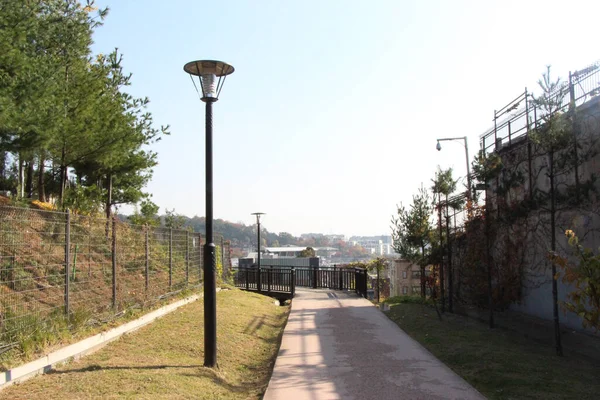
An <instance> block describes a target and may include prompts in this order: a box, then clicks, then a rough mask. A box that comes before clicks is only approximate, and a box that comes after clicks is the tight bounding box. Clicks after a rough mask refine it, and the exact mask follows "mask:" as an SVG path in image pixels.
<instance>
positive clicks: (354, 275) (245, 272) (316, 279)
mask: <svg viewBox="0 0 600 400" xmlns="http://www.w3.org/2000/svg"><path fill="white" fill-rule="evenodd" d="M367 281H368V279H367V271H366V270H365V269H362V268H344V267H337V266H336V267H334V268H333V269H331V268H327V269H320V268H297V267H265V268H262V267H261V268H260V269H259V268H255V267H250V268H248V267H245V268H237V269H235V270H234V282H235V285H236V286H237V287H238V288H240V289H245V290H252V291H258V292H260V293H263V294H267V295H272V296H274V297H282V298H284V297H285V298H292V297H293V296H294V294H295V288H296V287H309V288H313V289H336V290H354V291H355V292H356V293H357V294H358V295H360V296H362V297H365V298H366V297H367Z"/></svg>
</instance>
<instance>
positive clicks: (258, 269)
mask: <svg viewBox="0 0 600 400" xmlns="http://www.w3.org/2000/svg"><path fill="white" fill-rule="evenodd" d="M252 215H256V232H257V233H256V237H257V238H256V240H257V242H256V251H257V253H258V256H257V262H256V267H257V271H258V272H257V275H258V279H257V280H256V289H257V290H258V291H259V292H260V290H261V286H262V285H261V283H262V282H261V281H260V216H261V215H265V213H262V212H255V213H252Z"/></svg>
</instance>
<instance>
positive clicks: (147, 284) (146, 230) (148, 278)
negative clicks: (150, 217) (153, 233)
mask: <svg viewBox="0 0 600 400" xmlns="http://www.w3.org/2000/svg"><path fill="white" fill-rule="evenodd" d="M148 230H149V228H148V226H146V229H145V232H146V235H145V236H146V238H145V239H146V243H145V245H144V248H145V252H146V268H145V271H144V272H145V275H146V291H148V286H150V285H149V283H150V240H149V237H148V236H149V234H148Z"/></svg>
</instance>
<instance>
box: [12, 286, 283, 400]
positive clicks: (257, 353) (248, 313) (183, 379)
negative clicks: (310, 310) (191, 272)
mask: <svg viewBox="0 0 600 400" xmlns="http://www.w3.org/2000/svg"><path fill="white" fill-rule="evenodd" d="M288 313H289V307H279V306H275V305H274V304H273V299H271V298H268V297H264V296H260V295H257V294H252V293H246V292H242V291H240V290H228V291H223V292H220V293H219V294H218V295H217V314H218V325H217V330H218V363H219V368H218V369H209V368H204V367H203V366H202V363H203V360H204V351H203V343H204V334H203V326H202V325H203V318H204V315H203V314H204V313H203V302H202V301H201V300H199V301H197V302H194V303H192V304H190V305H187V306H185V307H182V308H180V309H178V310H176V311H174V312H173V313H171V314H169V315H167V316H165V317H163V318H161V319H160V320H158V321H156V322H155V323H153V324H151V325H149V326H147V327H144V328H142V329H140V330H139V331H137V332H135V333H133V334H131V335H127V336H125V337H123V338H122V339H121V340H119V341H117V342H115V343H112V344H110V345H108V346H107V347H105V348H104V349H102V350H101V351H99V352H97V353H95V354H93V355H90V356H88V357H86V358H84V359H82V360H79V361H76V362H72V363H69V364H68V365H65V366H62V367H59V368H57V369H56V370H55V371H53V372H51V373H50V374H47V375H44V376H41V377H37V378H33V379H32V380H29V381H27V382H24V383H23V384H20V385H16V386H13V387H9V388H7V389H5V390H3V391H2V392H0V393H1V394H2V397H5V396H6V398H10V399H32V398H45V399H59V398H60V399H74V398H77V399H81V398H105V399H114V398H136V399H161V398H162V399H192V398H193V399H257V398H260V397H261V396H262V394H263V393H264V391H265V390H266V387H267V384H268V381H269V378H270V375H271V371H272V368H273V363H274V361H275V358H276V355H277V351H278V348H279V343H280V339H281V334H282V332H283V328H284V326H285V323H286V320H287V315H288Z"/></svg>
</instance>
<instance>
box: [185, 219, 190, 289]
mask: <svg viewBox="0 0 600 400" xmlns="http://www.w3.org/2000/svg"><path fill="white" fill-rule="evenodd" d="M189 282H190V231H186V232H185V284H186V285H187V284H188V283H189Z"/></svg>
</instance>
